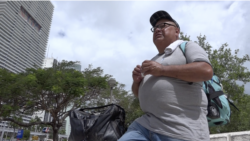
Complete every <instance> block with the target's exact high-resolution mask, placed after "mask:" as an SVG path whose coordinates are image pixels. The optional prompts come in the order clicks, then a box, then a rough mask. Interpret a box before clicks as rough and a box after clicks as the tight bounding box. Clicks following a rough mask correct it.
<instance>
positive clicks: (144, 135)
mask: <svg viewBox="0 0 250 141" xmlns="http://www.w3.org/2000/svg"><path fill="white" fill-rule="evenodd" d="M118 141H184V140H181V139H175V138H171V137H168V136H164V135H161V134H157V133H154V132H152V131H149V130H148V129H146V128H144V127H143V126H141V125H140V124H139V123H137V122H135V121H134V122H133V123H132V124H131V125H130V126H129V127H128V130H127V132H126V133H125V134H124V135H123V136H122V137H121V138H120V139H119V140H118Z"/></svg>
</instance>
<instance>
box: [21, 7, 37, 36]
mask: <svg viewBox="0 0 250 141" xmlns="http://www.w3.org/2000/svg"><path fill="white" fill-rule="evenodd" d="M20 15H21V16H22V17H23V18H24V20H25V21H27V22H28V23H29V24H30V25H31V26H32V27H33V28H34V29H35V30H36V31H38V32H39V31H40V30H41V28H42V27H41V26H40V25H39V24H38V23H37V22H36V20H35V19H34V18H33V17H31V15H30V14H29V13H28V12H27V11H26V10H25V9H24V8H23V7H22V6H21V9H20Z"/></svg>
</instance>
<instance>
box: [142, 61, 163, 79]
mask: <svg viewBox="0 0 250 141" xmlns="http://www.w3.org/2000/svg"><path fill="white" fill-rule="evenodd" d="M141 71H142V73H143V74H144V75H147V74H151V75H153V76H161V75H162V73H163V66H162V65H161V64H159V63H157V62H155V61H149V60H145V61H144V62H142V66H141Z"/></svg>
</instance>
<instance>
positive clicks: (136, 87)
mask: <svg viewBox="0 0 250 141" xmlns="http://www.w3.org/2000/svg"><path fill="white" fill-rule="evenodd" d="M139 86H140V83H135V82H133V84H132V92H133V93H134V95H135V96H136V97H138V94H139Z"/></svg>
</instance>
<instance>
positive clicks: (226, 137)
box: [210, 131, 250, 141]
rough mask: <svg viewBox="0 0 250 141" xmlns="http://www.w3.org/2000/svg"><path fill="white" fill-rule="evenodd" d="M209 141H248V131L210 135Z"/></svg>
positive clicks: (249, 135) (249, 139)
mask: <svg viewBox="0 0 250 141" xmlns="http://www.w3.org/2000/svg"><path fill="white" fill-rule="evenodd" d="M210 141H250V131H242V132H229V133H222V134H211V135H210Z"/></svg>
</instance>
